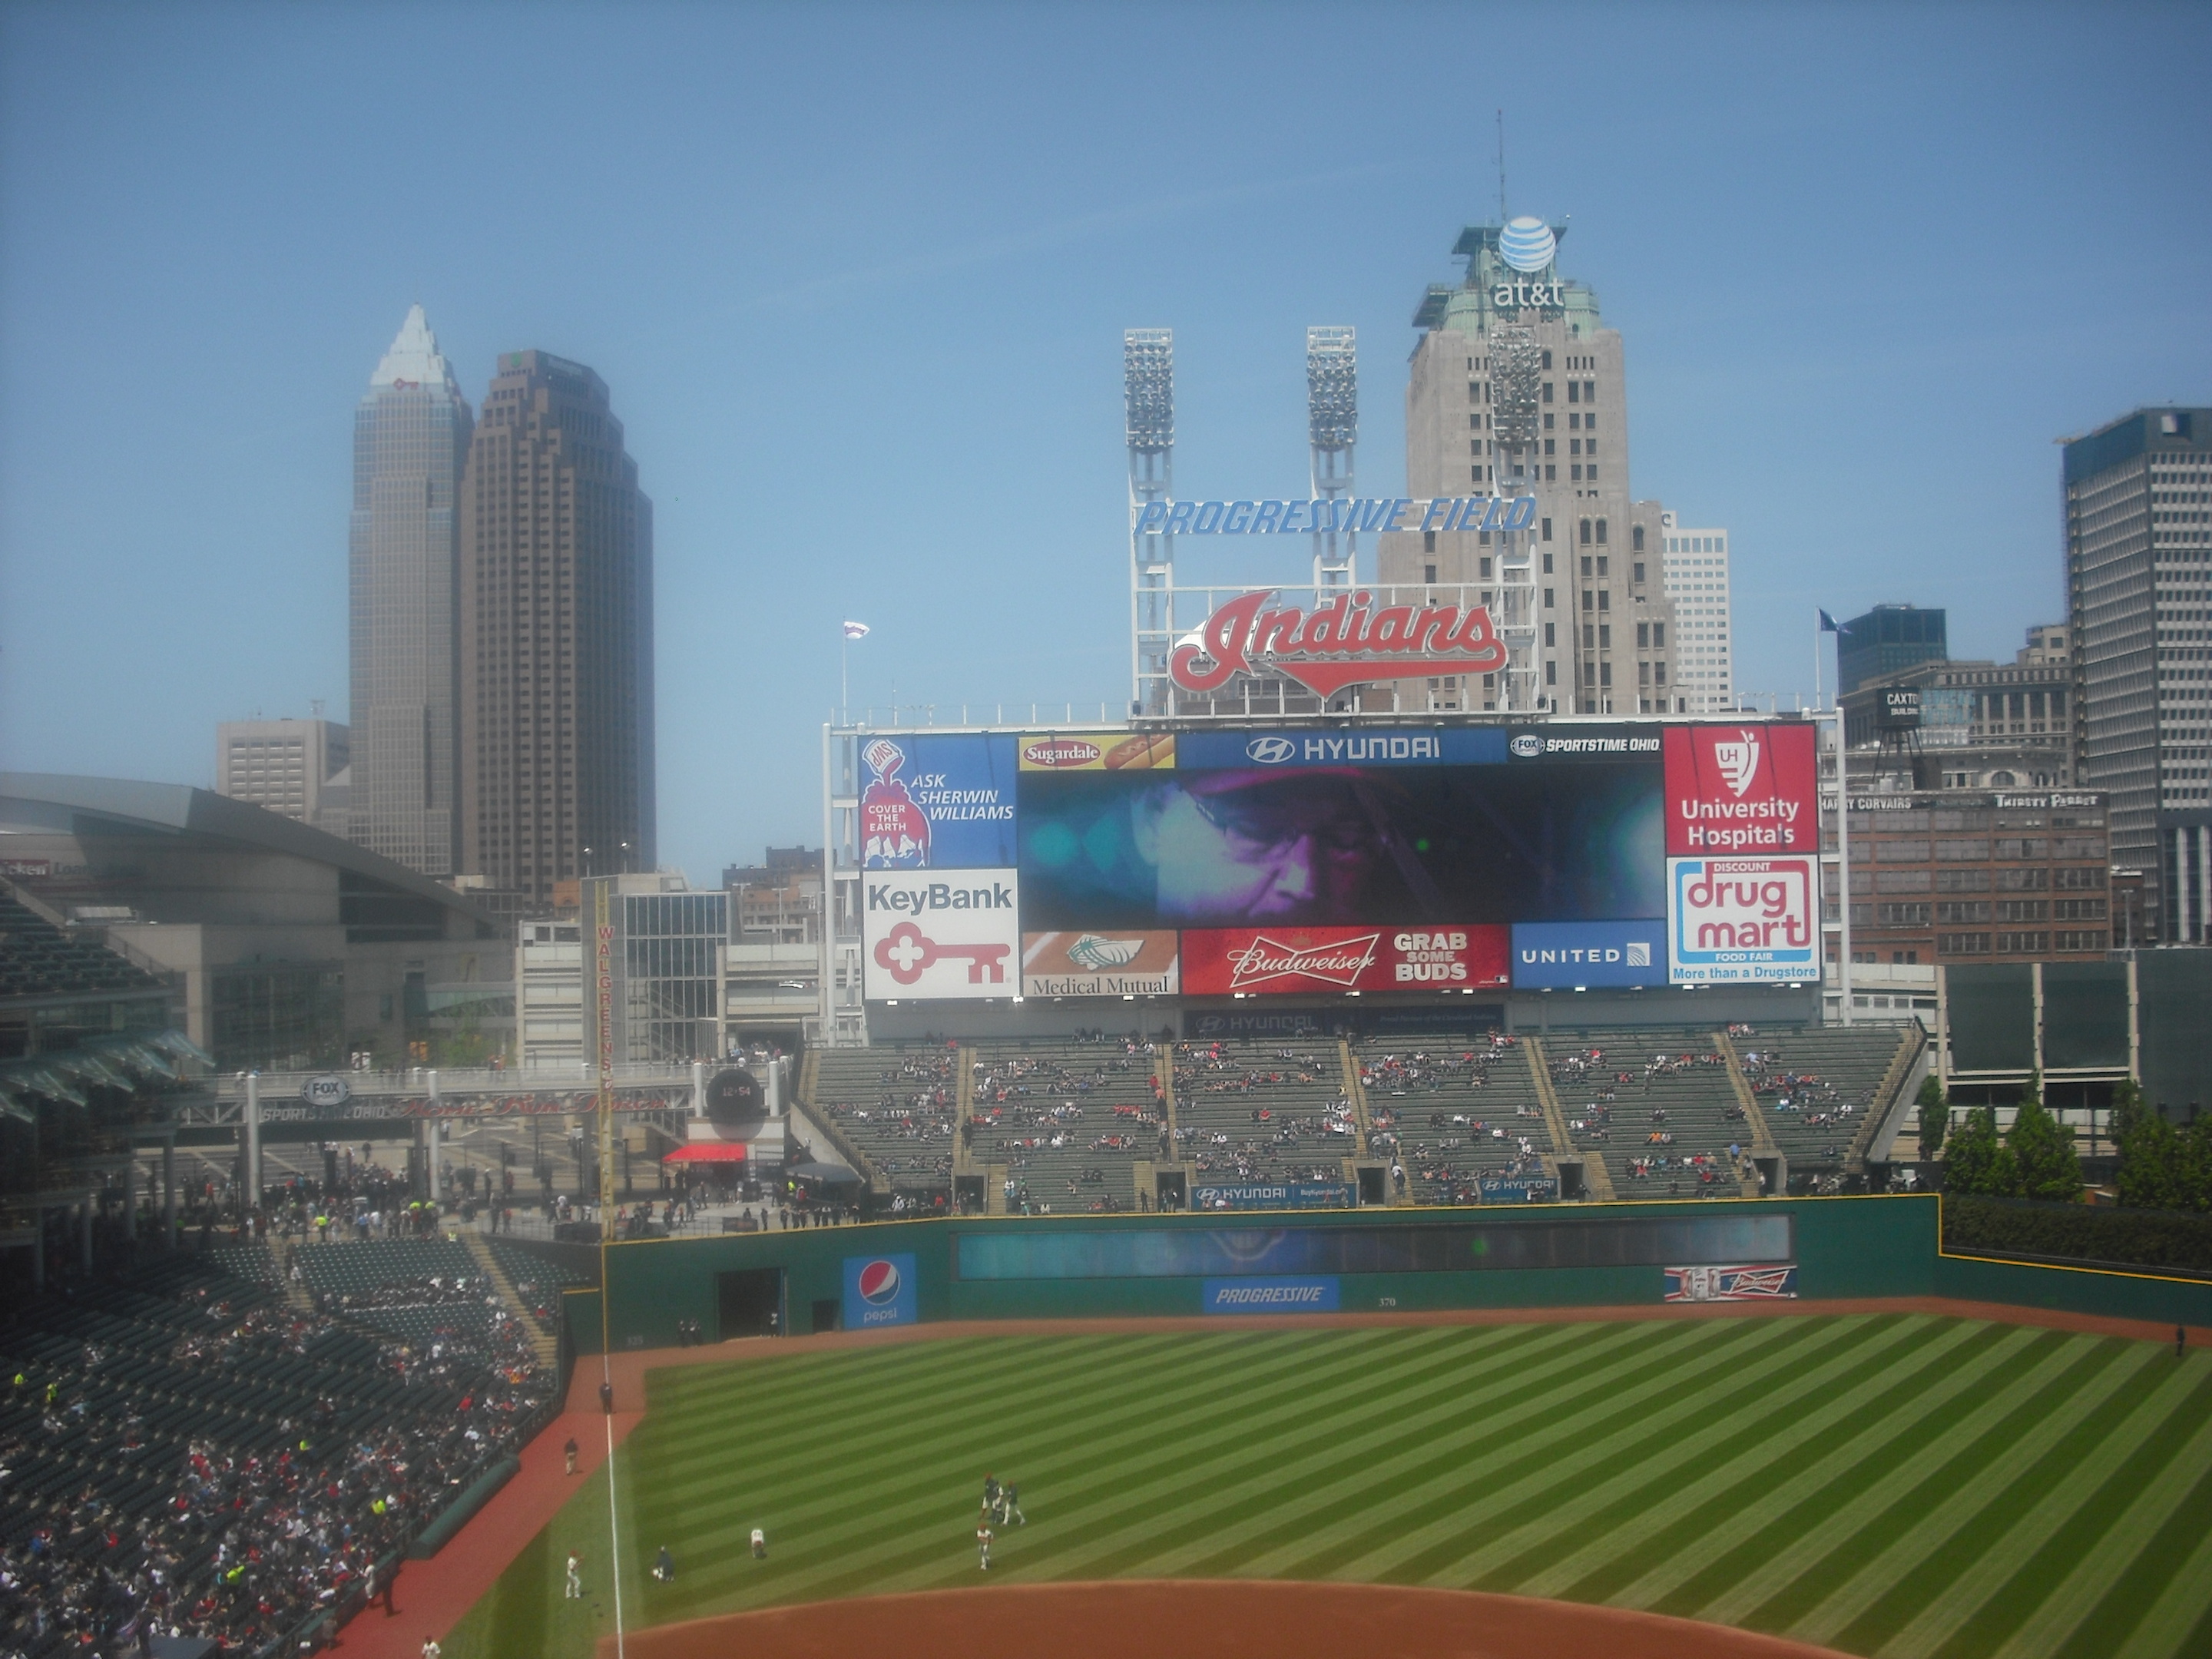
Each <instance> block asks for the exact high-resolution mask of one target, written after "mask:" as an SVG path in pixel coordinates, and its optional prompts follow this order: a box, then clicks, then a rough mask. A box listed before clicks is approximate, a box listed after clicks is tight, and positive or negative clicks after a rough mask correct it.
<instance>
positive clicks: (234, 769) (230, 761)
mask: <svg viewBox="0 0 2212 1659" xmlns="http://www.w3.org/2000/svg"><path fill="white" fill-rule="evenodd" d="M350 737H351V733H349V732H348V731H347V730H346V728H345V727H344V726H340V725H339V724H337V722H336V721H335V720H224V721H222V723H221V724H220V725H218V726H216V738H215V749H216V756H215V766H216V770H215V792H216V793H217V794H218V795H228V796H229V797H230V798H231V799H233V800H242V801H246V802H249V803H251V804H252V805H255V806H260V807H265V808H267V809H268V810H269V811H271V812H276V813H281V814H282V815H283V816H284V817H288V818H297V819H298V820H299V821H300V822H301V823H311V824H313V825H314V826H315V828H317V829H332V828H333V826H332V825H331V823H328V822H327V821H326V819H325V811H324V808H325V791H326V790H328V789H329V788H330V787H331V781H332V780H334V779H336V778H337V777H338V776H339V775H342V774H343V772H344V771H345V769H346V768H347V767H348V766H349V765H350V764H351V763H352V762H351V757H350V755H349V750H348V743H349V738H350ZM347 839H349V840H350V839H352V838H351V837H350V836H349V837H347Z"/></svg>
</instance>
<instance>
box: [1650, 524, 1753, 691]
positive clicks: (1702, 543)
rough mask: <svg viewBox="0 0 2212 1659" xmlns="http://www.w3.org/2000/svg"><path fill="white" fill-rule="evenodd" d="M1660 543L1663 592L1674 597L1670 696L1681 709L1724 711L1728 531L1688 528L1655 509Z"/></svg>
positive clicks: (1729, 683)
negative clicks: (1675, 622) (1675, 633)
mask: <svg viewBox="0 0 2212 1659" xmlns="http://www.w3.org/2000/svg"><path fill="white" fill-rule="evenodd" d="M1659 532H1660V537H1661V539H1662V541H1663V542H1664V543H1665V545H1664V546H1663V547H1662V549H1661V550H1660V559H1661V561H1662V563H1663V564H1664V565H1665V567H1666V580H1667V597H1668V599H1672V600H1673V601H1674V615H1675V616H1676V617H1678V618H1679V619H1680V629H1681V632H1680V636H1679V637H1678V638H1677V639H1676V640H1675V641H1674V660H1675V662H1676V663H1677V664H1678V665H1679V666H1678V668H1677V670H1676V674H1675V678H1676V679H1677V680H1678V682H1679V684H1678V686H1677V688H1676V694H1675V701H1676V706H1677V707H1678V708H1680V707H1681V706H1682V705H1683V704H1687V705H1688V706H1687V707H1686V708H1683V711H1682V712H1684V713H1685V714H1726V713H1727V712H1728V711H1729V709H1731V708H1735V680H1734V678H1732V675H1731V671H1730V669H1729V660H1730V658H1729V533H1728V532H1727V531H1725V530H1722V529H1718V528H1714V529H1707V530H1693V529H1691V528H1690V527H1689V526H1685V525H1678V524H1676V523H1675V522H1674V514H1673V513H1661V514H1660V515H1659Z"/></svg>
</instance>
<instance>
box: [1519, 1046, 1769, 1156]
mask: <svg viewBox="0 0 2212 1659" xmlns="http://www.w3.org/2000/svg"><path fill="white" fill-rule="evenodd" d="M1542 1040H1543V1044H1544V1052H1545V1054H1546V1056H1547V1058H1548V1060H1549V1061H1550V1067H1551V1076H1552V1087H1553V1091H1555V1092H1556V1093H1557V1094H1558V1096H1559V1107H1560V1109H1561V1110H1562V1111H1563V1112H1564V1113H1565V1115H1566V1119H1567V1129H1568V1132H1569V1133H1570V1134H1571V1136H1572V1138H1573V1139H1574V1143H1575V1145H1576V1146H1577V1147H1578V1148H1580V1149H1582V1150H1583V1151H1584V1152H1587V1153H1589V1154H1590V1155H1592V1156H1596V1157H1601V1158H1604V1159H1605V1163H1606V1168H1607V1171H1608V1172H1609V1173H1610V1174H1611V1176H1612V1177H1613V1188H1614V1191H1615V1192H1616V1193H1617V1194H1618V1195H1619V1196H1620V1197H1621V1198H1624V1199H1634V1198H1668V1197H1680V1198H1692V1197H1703V1198H1736V1197H1740V1196H1741V1194H1742V1193H1743V1191H1744V1186H1743V1181H1744V1170H1743V1159H1744V1158H1745V1157H1747V1155H1748V1153H1749V1152H1750V1150H1751V1146H1752V1131H1751V1126H1750V1124H1749V1123H1748V1121H1746V1119H1745V1117H1744V1112H1743V1108H1742V1106H1741V1104H1740V1103H1738V1101H1737V1099H1736V1094H1735V1083H1734V1082H1733V1080H1732V1079H1730V1078H1729V1071H1728V1060H1727V1058H1726V1056H1724V1055H1723V1054H1721V1053H1720V1052H1719V1050H1717V1048H1715V1047H1714V1046H1713V1035H1712V1033H1711V1031H1710V1030H1704V1029H1701V1028H1699V1027H1697V1026H1644V1027H1638V1028H1632V1029H1628V1030H1572V1031H1561V1030H1553V1031H1547V1032H1546V1033H1544V1034H1543V1039H1542ZM1731 1146H1734V1147H1735V1148H1736V1149H1737V1150H1736V1152H1734V1153H1731V1152H1729V1148H1730V1147H1731Z"/></svg>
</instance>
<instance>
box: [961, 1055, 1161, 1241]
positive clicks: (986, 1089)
mask: <svg viewBox="0 0 2212 1659" xmlns="http://www.w3.org/2000/svg"><path fill="white" fill-rule="evenodd" d="M974 1054H975V1058H974V1060H973V1061H972V1062H971V1073H972V1076H971V1095H970V1104H969V1152H970V1155H971V1156H972V1158H974V1160H975V1163H976V1164H981V1165H984V1166H986V1167H987V1166H989V1165H993V1164H1004V1165H1005V1166H1006V1172H1007V1178H1008V1179H1009V1180H1010V1181H1012V1182H1013V1183H1014V1189H1015V1190H1014V1194H1013V1197H1012V1206H1013V1207H1017V1208H1018V1207H1019V1206H1020V1205H1021V1204H1022V1203H1023V1202H1024V1201H1026V1202H1027V1203H1029V1204H1030V1206H1032V1207H1042V1206H1050V1207H1051V1209H1052V1211H1053V1212H1054V1213H1058V1214H1064V1213H1066V1212H1068V1211H1070V1210H1089V1209H1092V1208H1105V1207H1109V1206H1110V1207H1113V1208H1116V1209H1124V1210H1126V1209H1128V1208H1131V1207H1133V1206H1134V1205H1135V1204H1136V1203H1137V1201H1138V1200H1137V1188H1136V1179H1135V1165H1136V1164H1138V1163H1139V1161H1141V1160H1144V1159H1153V1160H1162V1159H1164V1158H1166V1156H1167V1152H1166V1143H1165V1137H1166V1109H1165V1107H1164V1103H1162V1102H1161V1100H1160V1098H1159V1090H1158V1086H1157V1085H1156V1081H1155V1079H1156V1073H1155V1071H1154V1055H1153V1054H1152V1052H1151V1049H1150V1045H1149V1044H1146V1043H1142V1042H1133V1041H1132V1040H1130V1039H1127V1038H1115V1039H1112V1040H1109V1041H1106V1042H1088V1041H1085V1042H1078V1041H1076V1040H1074V1039H1073V1038H1062V1037H1048V1038H1032V1039H1030V1040H1029V1041H1028V1042H983V1043H978V1044H977V1045H976V1046H975V1050H974Z"/></svg>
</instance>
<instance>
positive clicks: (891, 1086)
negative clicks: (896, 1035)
mask: <svg viewBox="0 0 2212 1659" xmlns="http://www.w3.org/2000/svg"><path fill="white" fill-rule="evenodd" d="M815 1063H816V1066H817V1071H816V1073H815V1079H814V1093H813V1098H812V1099H811V1101H810V1102H809V1103H808V1105H809V1108H810V1109H811V1110H812V1111H813V1112H814V1113H816V1114H817V1115H818V1116H820V1117H821V1118H823V1120H824V1121H826V1122H828V1123H829V1125H830V1126H831V1127H834V1128H835V1129H836V1131H837V1132H838V1133H840V1134H842V1135H843V1136H844V1137H845V1138H846V1139H848V1141H850V1142H851V1143H852V1145H853V1146H854V1148H855V1149H857V1150H858V1151H859V1152H860V1155H861V1157H862V1158H865V1159H866V1161H867V1162H868V1163H869V1164H871V1165H872V1166H873V1167H872V1169H869V1170H862V1171H861V1173H862V1174H863V1175H867V1176H874V1175H877V1174H880V1175H882V1176H884V1178H885V1179H886V1180H887V1182H889V1184H890V1188H891V1189H892V1190H893V1191H895V1192H898V1193H902V1194H907V1195H908V1196H915V1195H923V1196H926V1195H928V1194H936V1193H943V1192H949V1191H950V1190H951V1185H952V1150H953V1148H952V1129H953V1119H954V1117H955V1116H956V1115H957V1114H958V1110H959V1081H960V1079H959V1076H958V1073H957V1066H958V1064H959V1050H958V1049H957V1048H950V1047H946V1046H945V1045H943V1044H935V1045H932V1046H929V1047H926V1048H925V1047H921V1046H916V1047H913V1048H907V1047H904V1046H900V1047H893V1048H824V1049H822V1050H821V1051H819V1054H818V1056H817V1060H816V1062H815Z"/></svg>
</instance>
